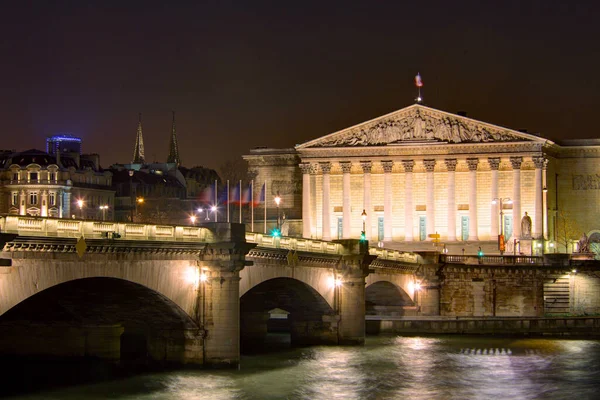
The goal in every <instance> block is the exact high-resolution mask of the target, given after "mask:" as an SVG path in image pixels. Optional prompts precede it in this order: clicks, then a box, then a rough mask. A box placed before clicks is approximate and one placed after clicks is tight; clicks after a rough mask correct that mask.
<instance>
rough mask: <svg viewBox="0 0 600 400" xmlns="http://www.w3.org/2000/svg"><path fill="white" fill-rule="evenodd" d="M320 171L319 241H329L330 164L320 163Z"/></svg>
mask: <svg viewBox="0 0 600 400" xmlns="http://www.w3.org/2000/svg"><path fill="white" fill-rule="evenodd" d="M319 165H320V166H321V171H322V172H323V231H322V233H321V239H323V240H331V205H330V200H329V196H330V188H331V181H330V175H329V173H330V172H331V163H330V162H322V163H319Z"/></svg>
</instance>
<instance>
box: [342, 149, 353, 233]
mask: <svg viewBox="0 0 600 400" xmlns="http://www.w3.org/2000/svg"><path fill="white" fill-rule="evenodd" d="M340 167H341V168H342V174H343V175H342V213H343V214H342V238H344V239H350V222H351V218H352V217H351V213H350V205H351V204H352V203H351V202H350V171H351V170H352V162H350V161H343V162H340Z"/></svg>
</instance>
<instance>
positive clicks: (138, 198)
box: [132, 197, 144, 222]
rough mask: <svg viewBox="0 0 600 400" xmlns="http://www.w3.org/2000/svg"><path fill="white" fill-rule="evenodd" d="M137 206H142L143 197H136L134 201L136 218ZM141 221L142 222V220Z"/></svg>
mask: <svg viewBox="0 0 600 400" xmlns="http://www.w3.org/2000/svg"><path fill="white" fill-rule="evenodd" d="M138 204H144V198H143V197H137V198H136V199H135V215H136V216H137V215H138ZM141 220H142V221H143V218H142V219H141ZM132 222H133V221H132ZM138 222H140V221H138Z"/></svg>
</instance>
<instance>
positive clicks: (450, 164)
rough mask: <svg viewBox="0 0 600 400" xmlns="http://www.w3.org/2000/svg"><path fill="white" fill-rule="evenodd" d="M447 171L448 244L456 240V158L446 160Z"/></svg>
mask: <svg viewBox="0 0 600 400" xmlns="http://www.w3.org/2000/svg"><path fill="white" fill-rule="evenodd" d="M445 162H446V168H447V169H448V194H447V195H448V233H447V240H448V241H449V242H452V241H455V240H456V158H451V159H446V160H445Z"/></svg>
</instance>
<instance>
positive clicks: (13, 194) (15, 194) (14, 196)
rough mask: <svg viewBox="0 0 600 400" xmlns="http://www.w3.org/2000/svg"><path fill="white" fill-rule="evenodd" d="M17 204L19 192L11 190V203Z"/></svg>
mask: <svg viewBox="0 0 600 400" xmlns="http://www.w3.org/2000/svg"><path fill="white" fill-rule="evenodd" d="M18 204H19V193H18V192H12V205H13V206H16V205H18Z"/></svg>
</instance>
